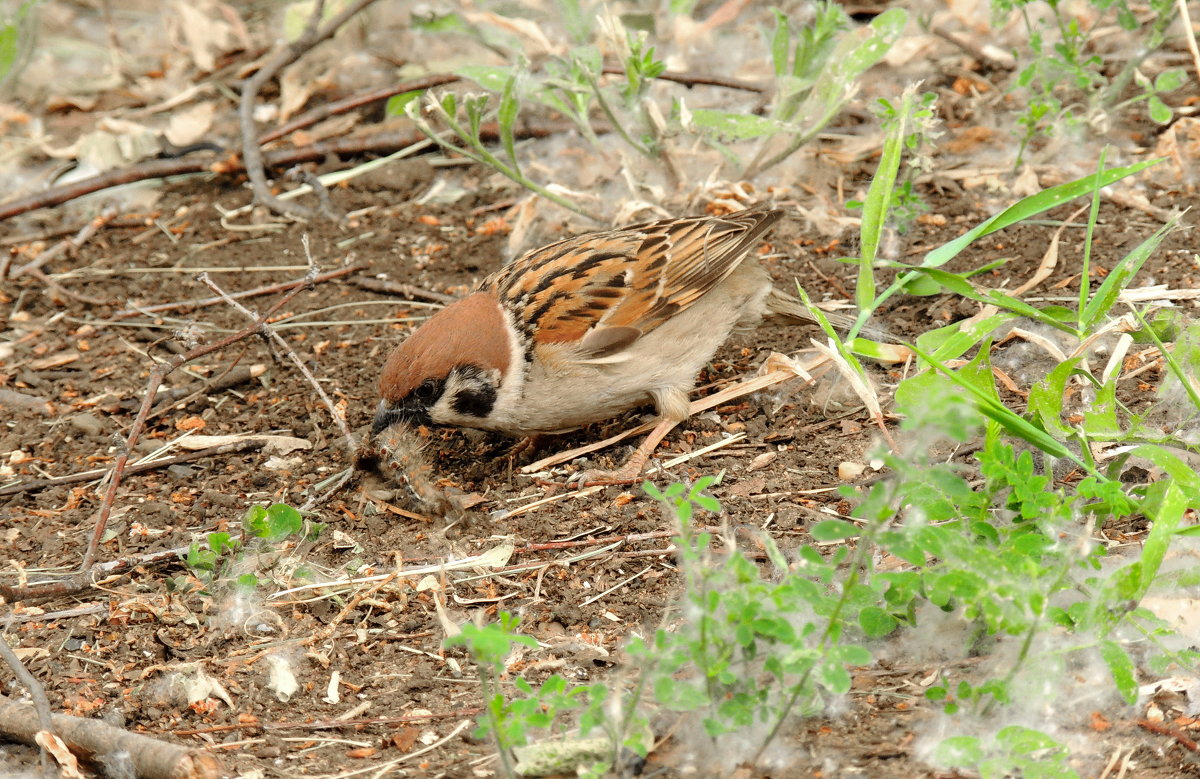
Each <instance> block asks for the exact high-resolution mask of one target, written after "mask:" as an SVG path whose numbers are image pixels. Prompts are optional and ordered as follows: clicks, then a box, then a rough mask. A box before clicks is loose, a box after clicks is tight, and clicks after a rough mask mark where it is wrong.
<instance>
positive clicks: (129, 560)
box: [0, 534, 242, 622]
mask: <svg viewBox="0 0 1200 779" xmlns="http://www.w3.org/2000/svg"><path fill="white" fill-rule="evenodd" d="M230 540H231V541H234V542H240V541H241V540H242V537H241V535H240V534H234V535H233V536H232V538H231V539H230ZM190 550H191V545H190V544H189V545H188V546H177V547H175V548H174V549H158V550H155V551H153V552H146V553H144V554H135V555H126V556H125V557H118V558H117V559H115V560H109V561H107V562H103V563H96V564H95V565H93V566H92V567H91V568H89V569H88V570H86V571H82V572H80V573H77V574H75V575H74V576H71V577H70V578H67V579H59V580H57V581H54V582H50V583H46V582H38V583H37V584H32V585H30V586H28V587H9V586H8V585H5V584H0V598H3V599H4V600H6V601H8V602H10V603H16V602H18V601H31V600H45V599H47V598H57V597H59V596H61V595H72V594H74V593H77V592H81V591H82V590H86V589H88V588H89V587H91V586H92V585H93V584H95V583H96V582H97V581H99V580H100V578H101V577H103V576H112V575H114V574H118V573H121V572H122V571H128V570H130V569H131V568H139V567H145V566H149V565H158V564H159V563H169V562H175V561H177V560H181V559H183V558H185V557H186V556H187V553H188V552H189V551H190ZM100 605H101V607H102V610H103V611H108V610H109V607H108V605H107V604H100ZM88 608H89V609H90V608H91V607H88ZM85 613H92V612H91V611H77V610H74V609H67V610H65V611H61V612H53V613H50V614H15V615H12V616H10V617H9V619H11V620H12V621H13V622H49V621H52V620H54V619H58V618H64V617H74V616H80V615H82V614H85Z"/></svg>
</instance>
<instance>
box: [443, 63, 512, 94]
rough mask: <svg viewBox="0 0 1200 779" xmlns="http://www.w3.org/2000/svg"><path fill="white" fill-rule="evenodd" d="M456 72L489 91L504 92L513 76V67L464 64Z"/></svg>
mask: <svg viewBox="0 0 1200 779" xmlns="http://www.w3.org/2000/svg"><path fill="white" fill-rule="evenodd" d="M454 72H455V74H457V75H459V76H462V77H463V78H465V79H467V80H468V81H474V82H475V83H476V84H478V85H479V86H481V87H483V88H484V89H486V90H488V91H489V92H503V91H504V87H505V85H506V84H507V83H508V80H509V79H510V78H511V77H512V76H513V69H512V68H501V67H496V66H494V65H464V66H463V67H461V68H459V69H458V70H456V71H454Z"/></svg>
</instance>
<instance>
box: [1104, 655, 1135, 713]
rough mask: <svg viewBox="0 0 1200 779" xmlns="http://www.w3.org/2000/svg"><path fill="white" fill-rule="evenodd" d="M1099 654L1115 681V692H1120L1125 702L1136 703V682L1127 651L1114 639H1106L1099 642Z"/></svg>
mask: <svg viewBox="0 0 1200 779" xmlns="http://www.w3.org/2000/svg"><path fill="white" fill-rule="evenodd" d="M1100 656H1101V657H1102V658H1104V663H1105V665H1107V666H1108V672H1109V673H1111V674H1112V677H1113V681H1114V682H1116V683H1117V692H1119V693H1121V697H1122V698H1124V699H1125V702H1126V703H1128V704H1130V705H1132V704H1134V703H1136V702H1137V698H1138V684H1137V679H1136V678H1135V676H1134V669H1133V660H1131V659H1130V658H1129V655H1128V653H1126V651H1125V650H1124V649H1122V648H1121V646H1120V645H1119V644H1117V643H1116V642H1115V641H1109V640H1107V639H1106V640H1104V641H1101V642H1100Z"/></svg>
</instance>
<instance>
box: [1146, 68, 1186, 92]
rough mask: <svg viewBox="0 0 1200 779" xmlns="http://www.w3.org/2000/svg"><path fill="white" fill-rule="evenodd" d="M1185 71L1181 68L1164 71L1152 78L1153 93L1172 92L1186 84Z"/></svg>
mask: <svg viewBox="0 0 1200 779" xmlns="http://www.w3.org/2000/svg"><path fill="white" fill-rule="evenodd" d="M1187 80H1188V76H1187V71H1185V70H1184V69H1183V68H1171V69H1170V70H1164V71H1163V72H1162V73H1159V74H1158V75H1157V76H1155V77H1154V91H1155V92H1174V91H1175V90H1176V89H1179V88H1180V87H1181V86H1183V85H1184V84H1186V83H1187Z"/></svg>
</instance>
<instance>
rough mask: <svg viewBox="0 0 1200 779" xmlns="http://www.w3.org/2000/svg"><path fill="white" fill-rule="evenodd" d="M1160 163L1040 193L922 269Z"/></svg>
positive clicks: (931, 256)
mask: <svg viewBox="0 0 1200 779" xmlns="http://www.w3.org/2000/svg"><path fill="white" fill-rule="evenodd" d="M1163 159H1165V158H1163V157H1160V158H1158V159H1153V160H1143V161H1142V162H1137V163H1134V164H1133V165H1125V166H1123V167H1120V168H1110V169H1108V170H1106V171H1104V172H1103V173H1098V174H1092V175H1090V176H1086V177H1084V178H1081V179H1076V180H1075V181H1069V182H1067V183H1066V184H1059V185H1058V186H1056V187H1050V188H1049V189H1045V190H1042V191H1041V192H1038V193H1037V194H1035V195H1030V196H1029V197H1026V198H1022V199H1021V200H1019V201H1017V202H1016V203H1014V204H1012V205H1011V206H1009V207H1008V208H1006V209H1004V210H1003V211H1001V212H1000V213H998V214H996V215H995V216H993V217H991V218H990V219H987V220H986V221H984V222H982V223H981V224H979V225H978V226H977V227H975V229H973V230H970V231H968V232H966V233H963V234H962V235H960V236H959V237H958V238H955V239H954V240H953V241H950V242H949V243H946V244H943V245H942V246H939V247H938V248H936V249H934V250H933V251H931V252H929V253H928V254H926V255H925V258H924V260H923V261H922V263H921V264H922V265H924V266H926V267H937V266H939V265H945V264H946V263H947V262H949V261H950V260H951V259H953V258H954V257H956V256H957V255H958V253H959V252H961V251H962V250H963V249H965V248H967V247H968V246H970V245H971V243H972V242H973V241H975V240H976V239H978V238H982V237H983V236H985V235H990V234H991V233H994V232H996V231H997V230H1003V229H1004V228H1005V227H1009V226H1011V225H1014V224H1016V223H1018V222H1022V221H1024V220H1026V219H1029V218H1030V217H1032V216H1036V215H1037V214H1040V213H1042V212H1043V211H1048V210H1050V209H1051V208H1054V207H1055V206H1060V205H1062V204H1063V203H1066V202H1068V201H1071V200H1074V199H1075V198H1077V197H1079V196H1081V195H1086V194H1087V193H1088V192H1091V191H1092V190H1093V189H1095V188H1096V187H1107V186H1108V185H1109V184H1112V183H1113V182H1114V181H1120V180H1121V179H1123V178H1125V177H1127V176H1132V175H1133V174H1135V173H1138V172H1140V171H1143V170H1145V169H1146V168H1149V167H1150V166H1151V165H1157V164H1158V163H1160V162H1162V161H1163Z"/></svg>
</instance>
